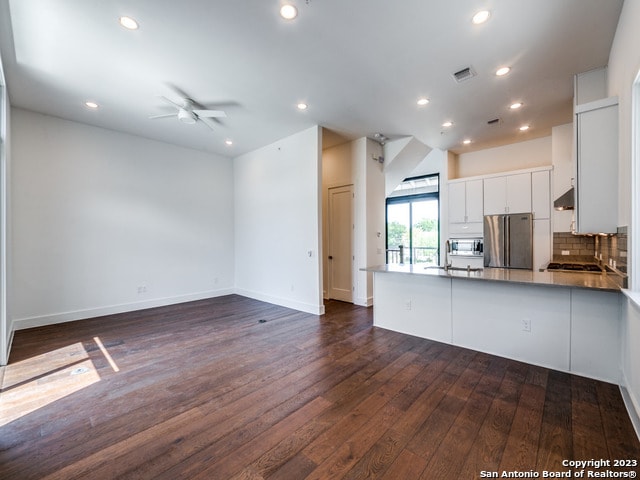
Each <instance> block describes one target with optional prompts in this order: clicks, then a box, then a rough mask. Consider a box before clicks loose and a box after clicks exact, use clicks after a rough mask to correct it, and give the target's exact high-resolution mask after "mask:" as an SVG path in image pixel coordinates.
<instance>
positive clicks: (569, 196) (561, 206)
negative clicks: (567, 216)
mask: <svg viewBox="0 0 640 480" xmlns="http://www.w3.org/2000/svg"><path fill="white" fill-rule="evenodd" d="M574 192H575V189H574V188H573V187H571V188H570V189H569V190H567V191H566V192H565V193H563V194H562V195H560V196H559V197H558V198H557V199H556V200H555V201H554V202H553V208H555V209H556V210H573V209H574V206H575V193H574Z"/></svg>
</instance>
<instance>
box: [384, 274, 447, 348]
mask: <svg viewBox="0 0 640 480" xmlns="http://www.w3.org/2000/svg"><path fill="white" fill-rule="evenodd" d="M373 298H374V303H375V306H374V308H373V324H374V325H375V326H376V327H382V328H386V329H388V330H393V331H395V332H401V333H407V334H409V335H415V336H416V337H422V338H428V339H431V340H437V341H439V342H444V343H451V279H449V278H440V277H431V276H423V275H408V274H404V273H384V274H375V275H374V280H373Z"/></svg>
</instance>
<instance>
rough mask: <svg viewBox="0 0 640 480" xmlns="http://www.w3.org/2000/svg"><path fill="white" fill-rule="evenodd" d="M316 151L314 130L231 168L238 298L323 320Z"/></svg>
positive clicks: (318, 134)
mask: <svg viewBox="0 0 640 480" xmlns="http://www.w3.org/2000/svg"><path fill="white" fill-rule="evenodd" d="M321 148H322V133H321V129H320V128H319V127H317V126H316V127H312V128H310V129H307V130H304V131H302V132H300V133H297V134H295V135H292V136H290V137H287V138H285V139H282V140H280V141H278V142H275V143H273V144H271V145H267V146H265V147H262V148H260V149H258V150H255V151H253V152H249V153H247V154H244V155H241V156H240V157H237V158H236V159H235V160H234V182H233V185H234V205H235V246H236V248H235V272H236V273H235V279H236V291H237V293H239V294H241V295H245V296H248V297H252V298H256V299H259V300H263V301H267V302H271V303H275V304H278V305H283V306H287V307H290V308H295V309H298V310H301V311H305V312H310V313H316V314H321V313H323V311H324V306H323V304H322V279H321V276H322V270H321V261H320V259H321V258H322V244H321V230H320V229H321V208H320V205H321V191H322V190H321V156H322V152H321ZM309 252H310V253H311V256H309Z"/></svg>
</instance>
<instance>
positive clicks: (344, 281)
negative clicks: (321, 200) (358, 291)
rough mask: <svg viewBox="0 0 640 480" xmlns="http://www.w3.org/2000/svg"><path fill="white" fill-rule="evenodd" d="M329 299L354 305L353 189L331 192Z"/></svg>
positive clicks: (332, 190) (340, 189)
mask: <svg viewBox="0 0 640 480" xmlns="http://www.w3.org/2000/svg"><path fill="white" fill-rule="evenodd" d="M328 226H329V232H328V233H329V235H328V239H329V253H328V261H327V267H328V274H329V282H328V289H329V292H328V295H329V298H333V299H335V300H342V301H344V302H353V186H352V185H346V186H343V187H335V188H330V189H329V218H328Z"/></svg>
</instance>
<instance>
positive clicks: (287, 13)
mask: <svg viewBox="0 0 640 480" xmlns="http://www.w3.org/2000/svg"><path fill="white" fill-rule="evenodd" d="M280 16H281V17H282V18H284V19H285V20H293V19H294V18H296V17H297V16H298V9H297V8H296V7H295V6H293V5H291V4H290V3H286V4H284V5H283V6H282V7H281V8H280Z"/></svg>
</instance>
